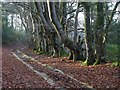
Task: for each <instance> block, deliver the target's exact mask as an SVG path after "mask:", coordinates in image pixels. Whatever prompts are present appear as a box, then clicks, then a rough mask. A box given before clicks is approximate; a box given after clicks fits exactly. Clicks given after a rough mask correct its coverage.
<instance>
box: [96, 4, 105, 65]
mask: <svg viewBox="0 0 120 90" xmlns="http://www.w3.org/2000/svg"><path fill="white" fill-rule="evenodd" d="M103 27H104V11H103V3H102V2H98V3H97V20H96V33H95V43H96V55H97V57H96V58H97V61H98V63H103V62H105V41H104V28H103Z"/></svg>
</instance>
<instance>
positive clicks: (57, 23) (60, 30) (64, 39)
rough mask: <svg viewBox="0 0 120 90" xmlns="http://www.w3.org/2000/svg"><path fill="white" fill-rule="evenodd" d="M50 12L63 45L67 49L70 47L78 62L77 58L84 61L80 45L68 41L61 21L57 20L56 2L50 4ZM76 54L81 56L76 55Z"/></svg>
mask: <svg viewBox="0 0 120 90" xmlns="http://www.w3.org/2000/svg"><path fill="white" fill-rule="evenodd" d="M50 11H51V18H52V21H53V24H54V25H55V27H56V32H57V34H58V36H59V37H60V39H61V41H62V43H63V44H64V45H65V46H66V47H68V48H69V49H70V50H72V51H73V53H74V54H73V55H74V57H73V59H75V60H78V58H76V57H80V59H82V58H83V55H82V51H81V49H80V47H79V46H78V45H76V44H75V43H73V42H72V41H71V40H70V39H68V37H67V36H66V34H65V32H64V30H63V28H62V26H61V24H60V21H59V20H58V18H57V15H56V10H55V6H54V2H50ZM76 52H77V53H79V54H77V55H76Z"/></svg>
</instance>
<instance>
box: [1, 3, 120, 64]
mask: <svg viewBox="0 0 120 90" xmlns="http://www.w3.org/2000/svg"><path fill="white" fill-rule="evenodd" d="M119 4H120V1H119V2H116V3H115V2H114V3H113V2H14V3H12V2H6V3H4V2H2V3H1V6H0V8H1V9H2V28H3V29H2V39H3V44H10V43H12V42H22V43H24V44H25V45H28V46H29V48H31V49H33V50H34V51H35V52H38V53H39V54H48V55H50V56H53V57H59V56H68V57H69V59H71V60H79V61H82V64H83V65H96V64H100V63H107V62H113V63H114V64H115V65H117V66H119V65H120V63H119V62H120V21H119V14H120V11H119V9H118V6H119Z"/></svg>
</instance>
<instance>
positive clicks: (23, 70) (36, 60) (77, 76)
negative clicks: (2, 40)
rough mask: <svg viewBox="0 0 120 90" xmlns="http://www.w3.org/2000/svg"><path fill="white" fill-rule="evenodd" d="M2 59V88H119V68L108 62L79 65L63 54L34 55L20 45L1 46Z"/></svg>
mask: <svg viewBox="0 0 120 90" xmlns="http://www.w3.org/2000/svg"><path fill="white" fill-rule="evenodd" d="M18 46H19V47H18ZM11 52H12V53H11ZM2 58H3V60H2V67H3V72H2V75H3V83H2V86H3V88H52V89H53V88H57V89H58V88H61V89H65V88H91V87H93V88H114V89H118V90H119V88H120V76H119V75H120V68H117V67H111V64H103V65H98V66H95V67H93V66H89V67H83V66H80V63H79V62H73V61H72V60H67V59H66V58H64V57H63V58H52V57H47V56H45V55H37V54H36V53H34V52H32V51H31V50H30V49H28V48H27V47H25V46H24V45H20V44H16V45H15V47H7V46H6V47H5V46H4V47H3V53H2Z"/></svg>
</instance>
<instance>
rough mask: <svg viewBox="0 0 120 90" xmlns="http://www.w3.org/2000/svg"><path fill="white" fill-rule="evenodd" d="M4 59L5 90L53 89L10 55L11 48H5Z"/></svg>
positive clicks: (3, 77) (3, 84)
mask: <svg viewBox="0 0 120 90" xmlns="http://www.w3.org/2000/svg"><path fill="white" fill-rule="evenodd" d="M2 58H3V59H2V68H3V71H2V79H3V82H2V86H3V88H53V87H52V86H51V85H49V84H48V83H47V82H46V81H45V80H44V79H43V78H42V77H39V76H38V75H37V74H36V73H34V72H33V71H31V70H30V69H29V68H28V67H27V66H26V65H24V64H23V63H22V62H20V61H18V60H17V58H16V57H14V56H13V55H12V53H10V48H7V47H3V53H2Z"/></svg>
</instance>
